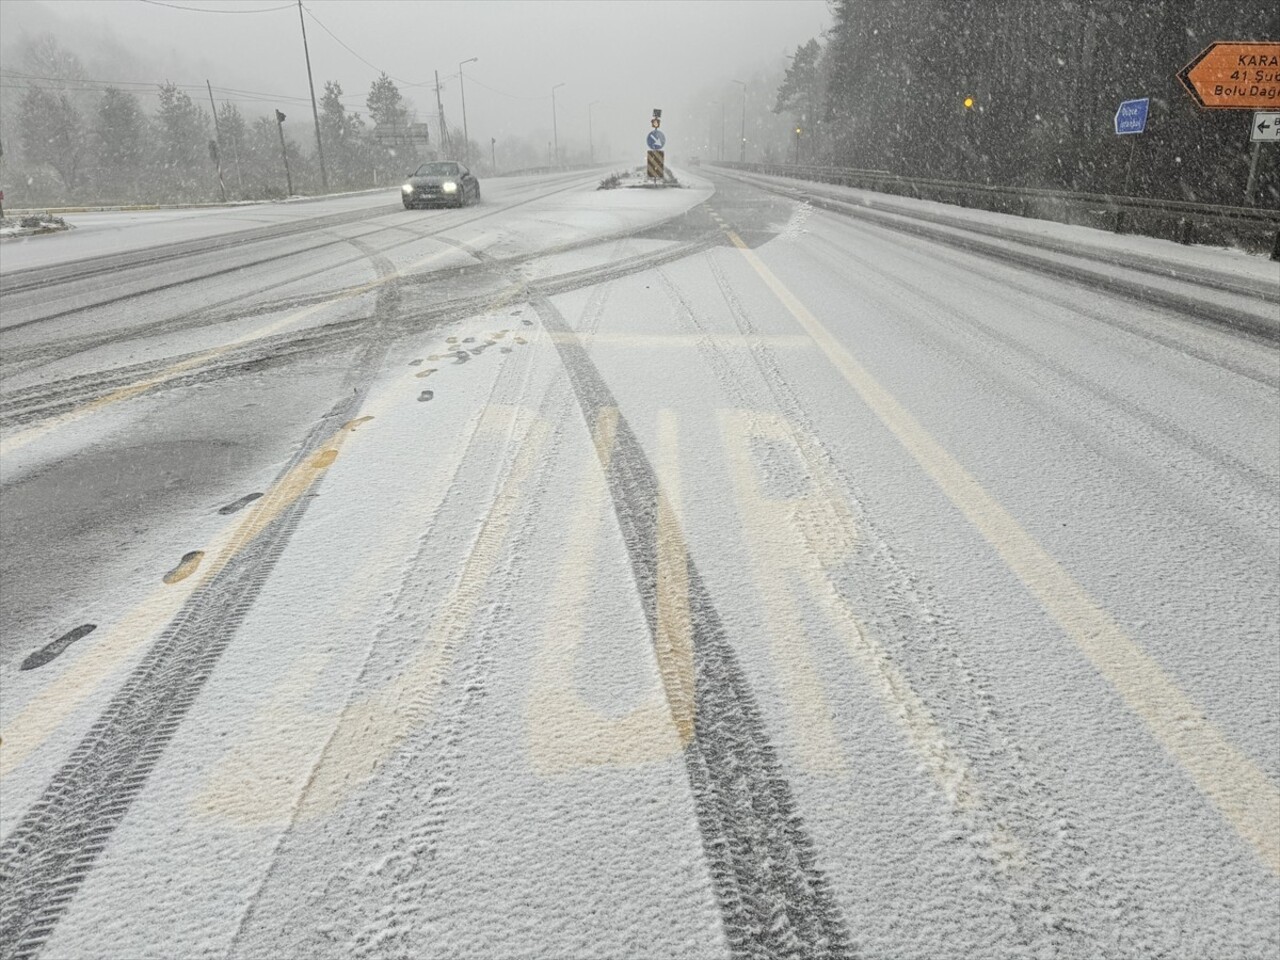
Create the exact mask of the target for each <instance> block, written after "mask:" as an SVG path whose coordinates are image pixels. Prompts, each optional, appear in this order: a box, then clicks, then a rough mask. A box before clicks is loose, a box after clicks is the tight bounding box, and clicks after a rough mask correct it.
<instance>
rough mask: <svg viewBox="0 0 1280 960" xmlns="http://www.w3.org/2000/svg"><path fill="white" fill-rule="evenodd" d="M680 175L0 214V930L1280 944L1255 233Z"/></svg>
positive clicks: (634, 941)
mask: <svg viewBox="0 0 1280 960" xmlns="http://www.w3.org/2000/svg"><path fill="white" fill-rule="evenodd" d="M681 176H682V178H683V179H684V180H685V181H686V184H687V185H688V187H689V188H688V189H684V190H665V191H649V190H626V189H623V190H614V191H601V192H597V191H595V190H594V186H595V182H596V180H597V179H598V177H593V176H591V175H584V174H568V175H560V176H547V177H528V178H519V179H516V178H513V179H510V180H490V181H486V182H485V184H484V191H485V202H484V203H483V204H482V205H480V206H478V207H473V208H467V209H463V210H458V211H447V212H445V211H441V212H410V211H402V210H400V209H399V207H398V204H397V201H396V199H395V198H394V197H392V196H376V195H375V196H367V197H346V198H340V199H335V200H330V201H323V202H318V203H315V204H306V205H302V204H298V205H289V207H288V209H287V210H286V209H285V208H274V207H273V208H271V211H270V212H268V213H265V214H263V216H264V217H266V218H267V219H269V220H270V222H262V220H261V219H259V220H256V221H251V220H250V219H236V218H238V217H243V216H244V215H243V214H242V213H241V212H234V211H233V212H231V213H226V214H216V215H212V214H208V213H205V212H201V213H200V214H199V215H192V216H184V217H182V218H176V217H159V218H155V219H152V220H148V219H146V218H145V216H140V217H139V218H138V222H137V223H131V224H130V225H125V226H120V225H119V224H118V223H117V222H115V221H112V222H111V223H110V224H108V223H106V222H104V223H103V224H102V225H100V226H99V227H98V228H95V229H94V230H92V231H90V230H85V231H84V232H82V233H77V232H72V233H71V234H70V235H67V236H59V237H51V238H40V239H39V240H33V241H29V242H27V243H26V244H23V245H18V244H13V243H7V244H6V245H5V246H4V247H3V249H0V296H2V297H3V310H2V311H0V342H2V346H3V350H2V351H0V373H2V374H3V383H2V387H0V484H2V487H0V601H2V602H0V876H2V877H3V887H2V889H0V956H2V957H5V958H9V957H15V958H16V957H30V956H44V957H58V958H62V957H118V958H134V957H173V956H182V957H206V956H207V957H264V958H266V957H351V956H359V957H428V956H429V957H477V958H481V957H545V958H560V957H623V956H627V957H734V958H739V957H766V956H768V957H773V956H794V957H846V956H850V957H852V956H863V957H920V958H941V957H957V958H959V957H973V956H982V957H1011V958H1012V957H1053V956H1061V957H1145V956H1162V955H1168V956H1178V957H1204V958H1223V957H1257V956H1266V955H1273V954H1274V953H1275V952H1276V951H1277V950H1280V913H1278V912H1277V910H1276V906H1275V904H1276V903H1277V902H1278V901H1280V351H1278V350H1277V344H1276V340H1275V338H1274V337H1270V336H1268V335H1267V331H1268V329H1269V327H1268V326H1267V320H1268V318H1269V317H1273V316H1275V310H1276V306H1275V305H1276V303H1277V302H1280V275H1277V272H1276V265H1275V264H1270V265H1267V264H1266V263H1265V261H1257V260H1255V259H1253V258H1245V257H1236V256H1234V255H1228V254H1225V253H1222V252H1210V253H1207V254H1206V257H1205V263H1204V264H1202V265H1199V266H1198V267H1197V265H1194V264H1192V265H1189V264H1188V263H1187V261H1186V258H1187V252H1186V251H1185V249H1183V248H1177V247H1175V246H1173V245H1161V244H1158V243H1156V242H1153V241H1149V240H1143V241H1135V243H1134V244H1133V245H1132V246H1131V247H1126V248H1124V249H1121V250H1119V251H1118V252H1115V253H1114V258H1115V263H1113V264H1112V265H1110V266H1108V265H1107V264H1105V263H1104V260H1105V258H1104V257H1103V255H1102V254H1099V253H1097V250H1098V249H1103V248H1107V249H1112V250H1113V251H1114V250H1116V247H1115V244H1117V243H1119V244H1121V246H1123V245H1124V243H1125V242H1126V240H1125V239H1124V238H1122V239H1120V240H1116V239H1115V238H1110V237H1106V238H1104V237H1101V236H1099V237H1097V238H1096V244H1094V247H1096V249H1093V248H1090V246H1089V245H1090V244H1091V243H1093V242H1094V239H1093V238H1091V237H1089V236H1088V235H1087V233H1088V232H1085V234H1080V232H1079V231H1078V230H1077V228H1066V227H1063V228H1058V227H1057V226H1056V225H1046V224H1043V223H1040V222H1032V223H1033V224H1034V228H1035V230H1036V231H1038V232H1039V233H1040V234H1041V235H1040V236H1037V237H1035V238H1025V237H1024V238H1023V239H1022V240H1021V241H1020V240H1019V239H1018V237H1016V236H1015V235H1014V233H1013V232H1012V231H1014V228H1016V227H1019V226H1020V225H1021V228H1022V229H1025V228H1026V225H1027V224H1028V221H1017V220H1015V219H1014V218H1001V219H1002V221H1003V224H1002V223H1000V222H995V221H993V217H994V215H991V214H981V215H974V218H973V223H972V230H971V231H967V232H966V230H965V227H964V225H963V223H962V224H960V225H959V226H957V225H954V224H947V225H940V224H939V223H938V222H936V221H927V220H920V221H911V222H919V223H929V224H930V229H932V230H933V231H934V232H932V233H929V232H928V231H923V230H914V229H913V228H910V226H909V224H908V226H905V227H904V226H903V224H901V223H897V222H895V221H893V220H892V219H891V217H893V216H901V217H902V219H903V220H909V217H908V216H907V215H906V214H904V213H902V212H901V211H896V212H890V214H888V215H887V217H882V218H881V219H878V220H875V219H866V218H865V217H859V216H854V215H851V213H850V212H849V211H845V210H844V209H843V208H841V207H840V206H839V204H840V203H844V202H846V201H845V199H842V198H840V197H835V196H826V197H825V201H826V202H827V206H826V208H825V209H824V208H822V207H819V206H817V205H816V202H815V203H810V202H807V201H806V200H805V199H804V198H803V196H799V197H798V196H797V195H796V193H795V184H794V182H785V183H770V182H769V181H768V179H767V178H743V177H729V176H723V175H720V174H714V173H713V174H708V175H706V176H686V175H685V174H684V173H683V172H681ZM815 197H816V194H815ZM849 202H852V201H849ZM393 204H395V205H394V206H393ZM304 206H305V207H306V208H307V209H305V210H304V209H303V207H304ZM909 212H910V211H908V213H909ZM946 212H947V215H948V216H949V217H951V218H952V219H956V218H959V219H960V220H963V219H964V217H965V212H964V211H960V210H958V208H947V209H946ZM184 213H190V212H189V211H188V212H184ZM102 216H104V217H105V216H107V215H102ZM111 216H116V217H118V216H119V215H111ZM1004 227H1007V228H1008V230H1007V231H1005V232H1003V233H1001V232H1000V231H1001V230H1002V229H1003V228H1004ZM131 231H132V232H131ZM943 231H953V233H952V234H947V233H945V232H943ZM993 231H994V233H993ZM1055 231H1060V232H1055ZM126 234H127V235H126ZM1033 241H1034V242H1033ZM1055 244H1056V245H1058V246H1059V247H1061V246H1062V245H1071V244H1074V245H1075V250H1076V252H1077V254H1078V257H1079V260H1080V263H1078V264H1076V265H1075V266H1073V267H1072V269H1071V270H1065V269H1063V268H1061V265H1059V266H1058V267H1055V266H1053V265H1052V264H1051V263H1048V262H1047V259H1048V258H1049V255H1048V254H1046V250H1048V249H1050V248H1051V247H1053V246H1054V245H1055ZM59 245H61V246H59ZM1108 245H1110V246H1108ZM1192 267H1195V268H1196V269H1191V268H1192ZM1166 268H1167V269H1166ZM1086 269H1088V270H1093V271H1097V272H1098V274H1099V276H1098V277H1097V278H1096V280H1095V281H1090V280H1089V279H1087V277H1086V276H1085V274H1084V273H1083V271H1084V270H1086ZM1269 283H1270V284H1272V285H1270V286H1269ZM1147 289H1149V290H1150V291H1151V294H1150V298H1149V299H1145V300H1144V299H1143V298H1142V296H1141V293H1140V291H1141V290H1147ZM1206 304H1207V305H1208V306H1207V307H1206V306H1205V305H1206ZM1233 318H1234V319H1239V318H1245V320H1246V321H1247V322H1241V323H1234V322H1232V321H1233ZM1248 318H1259V319H1257V322H1256V323H1254V322H1253V321H1251V320H1248Z"/></svg>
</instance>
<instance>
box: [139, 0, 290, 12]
mask: <svg viewBox="0 0 1280 960" xmlns="http://www.w3.org/2000/svg"><path fill="white" fill-rule="evenodd" d="M140 2H142V3H149V4H151V5H152V6H153V7H168V8H169V9H170V10H186V11H188V12H189V13H275V12H276V11H277V10H292V9H293V4H291V3H286V4H284V5H283V6H279V7H264V8H262V9H261V10H210V9H209V8H208V7H185V6H183V5H182V4H180V3H165V2H164V0H140Z"/></svg>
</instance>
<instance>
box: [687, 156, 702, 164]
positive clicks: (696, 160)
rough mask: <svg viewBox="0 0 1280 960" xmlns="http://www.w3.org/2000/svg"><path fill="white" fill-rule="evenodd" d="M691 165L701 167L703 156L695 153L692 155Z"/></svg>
mask: <svg viewBox="0 0 1280 960" xmlns="http://www.w3.org/2000/svg"><path fill="white" fill-rule="evenodd" d="M689 166H691V167H700V166H702V158H701V157H699V156H696V155H695V156H692V157H690V158H689Z"/></svg>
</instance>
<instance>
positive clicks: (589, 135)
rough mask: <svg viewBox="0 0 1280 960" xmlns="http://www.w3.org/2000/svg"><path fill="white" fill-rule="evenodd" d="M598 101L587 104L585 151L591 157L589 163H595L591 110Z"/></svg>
mask: <svg viewBox="0 0 1280 960" xmlns="http://www.w3.org/2000/svg"><path fill="white" fill-rule="evenodd" d="M599 102H600V101H599V100H592V101H591V102H590V103H588V104H587V150H588V152H589V153H590V155H591V162H592V163H595V162H596V140H595V135H594V134H593V132H592V130H591V108H592V107H594V106H595V105H596V104H597V103H599Z"/></svg>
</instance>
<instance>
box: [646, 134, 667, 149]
mask: <svg viewBox="0 0 1280 960" xmlns="http://www.w3.org/2000/svg"><path fill="white" fill-rule="evenodd" d="M645 143H647V144H648V145H649V149H650V150H661V149H662V148H663V147H665V146H666V145H667V135H666V134H665V133H663V132H662V131H661V130H650V131H649V136H648V137H647V138H646V139H645Z"/></svg>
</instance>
